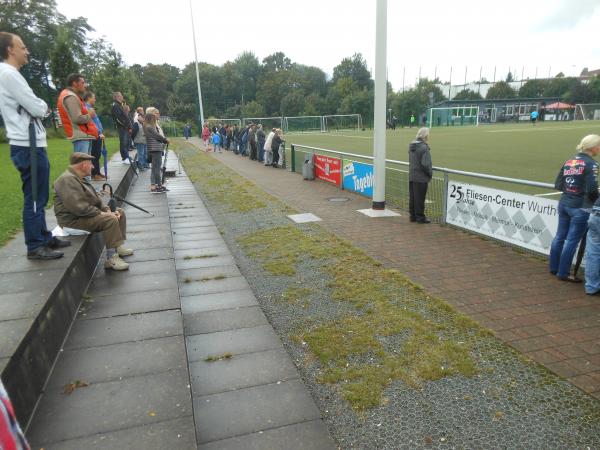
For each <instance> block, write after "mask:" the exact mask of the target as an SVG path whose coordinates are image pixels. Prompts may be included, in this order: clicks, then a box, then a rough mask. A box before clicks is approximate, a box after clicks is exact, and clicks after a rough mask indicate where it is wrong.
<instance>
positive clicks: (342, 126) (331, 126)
mask: <svg viewBox="0 0 600 450" xmlns="http://www.w3.org/2000/svg"><path fill="white" fill-rule="evenodd" d="M362 127H363V124H362V116H361V115H360V114H333V115H330V116H323V131H347V130H354V131H359V130H362Z"/></svg>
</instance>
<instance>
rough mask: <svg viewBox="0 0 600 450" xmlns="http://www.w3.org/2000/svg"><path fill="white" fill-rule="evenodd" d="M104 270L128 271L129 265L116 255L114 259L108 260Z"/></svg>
mask: <svg viewBox="0 0 600 450" xmlns="http://www.w3.org/2000/svg"><path fill="white" fill-rule="evenodd" d="M104 268H105V269H112V270H127V269H129V264H127V263H126V262H125V261H123V260H122V259H121V258H119V255H118V254H116V253H115V254H114V255H113V256H112V257H110V258H108V259H107V260H106V262H105V263H104Z"/></svg>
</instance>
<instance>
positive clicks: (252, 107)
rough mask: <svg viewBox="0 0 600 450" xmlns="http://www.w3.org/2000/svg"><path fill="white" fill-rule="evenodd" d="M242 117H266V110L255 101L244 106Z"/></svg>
mask: <svg viewBox="0 0 600 450" xmlns="http://www.w3.org/2000/svg"><path fill="white" fill-rule="evenodd" d="M242 115H243V116H244V117H264V115H265V108H264V107H263V105H261V104H260V103H258V102H257V101H255V100H252V101H251V102H248V103H246V104H245V105H244V106H242Z"/></svg>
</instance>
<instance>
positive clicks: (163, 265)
mask: <svg viewBox="0 0 600 450" xmlns="http://www.w3.org/2000/svg"><path fill="white" fill-rule="evenodd" d="M132 256H133V255H132ZM123 260H124V261H128V262H129V261H130V260H131V257H130V256H125V257H124V258H123ZM102 262H104V261H102ZM99 269H101V270H97V271H96V274H95V275H94V282H99V281H100V280H103V279H106V280H108V282H111V281H113V280H117V279H120V278H130V277H132V276H138V275H148V274H154V273H161V272H172V271H173V270H175V261H174V260H172V259H167V260H158V261H138V262H136V263H135V264H134V263H133V262H132V263H131V264H130V265H129V270H124V271H121V272H117V271H114V270H104V268H103V267H102V266H101V267H100V268H99Z"/></svg>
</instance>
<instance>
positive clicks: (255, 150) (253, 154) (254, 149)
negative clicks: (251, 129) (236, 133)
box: [250, 142, 258, 160]
mask: <svg viewBox="0 0 600 450" xmlns="http://www.w3.org/2000/svg"><path fill="white" fill-rule="evenodd" d="M257 156H258V148H257V147H256V142H250V159H253V160H256V158H257Z"/></svg>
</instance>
